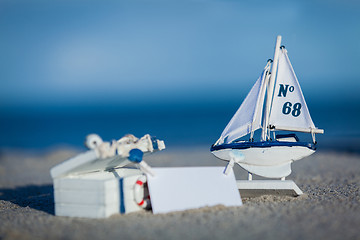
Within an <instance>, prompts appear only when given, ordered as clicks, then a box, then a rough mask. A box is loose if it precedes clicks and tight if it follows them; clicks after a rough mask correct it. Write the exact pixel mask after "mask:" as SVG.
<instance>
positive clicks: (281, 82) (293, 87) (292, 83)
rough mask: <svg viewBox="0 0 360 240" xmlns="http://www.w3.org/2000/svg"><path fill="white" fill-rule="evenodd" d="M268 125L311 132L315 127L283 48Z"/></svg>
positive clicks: (280, 128)
mask: <svg viewBox="0 0 360 240" xmlns="http://www.w3.org/2000/svg"><path fill="white" fill-rule="evenodd" d="M269 125H270V128H275V129H278V130H292V131H308V132H311V131H312V129H315V125H314V123H313V121H312V119H311V116H310V113H309V110H308V107H307V105H306V102H305V99H304V96H303V94H302V91H301V88H300V85H299V82H298V80H297V78H296V75H295V72H294V70H293V68H292V66H291V63H290V60H289V57H288V56H287V51H286V49H285V48H282V49H281V51H280V56H279V65H278V73H277V80H276V85H275V90H274V95H273V101H272V105H271V111H270V120H269Z"/></svg>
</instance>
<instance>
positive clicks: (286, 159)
mask: <svg viewBox="0 0 360 240" xmlns="http://www.w3.org/2000/svg"><path fill="white" fill-rule="evenodd" d="M231 152H235V153H236V152H237V154H238V153H239V152H240V153H241V154H243V155H244V158H242V159H241V160H239V161H238V164H239V165H240V166H241V167H242V168H244V169H245V170H246V171H248V172H250V173H253V174H256V175H259V176H262V177H267V178H282V177H286V176H289V175H290V173H291V166H290V165H291V163H292V162H294V161H297V160H300V159H302V158H304V157H307V156H310V155H311V154H313V153H314V152H315V150H312V149H310V148H307V147H303V146H291V147H289V146H273V147H266V148H264V147H252V148H246V149H231V148H227V149H221V150H215V151H212V153H213V154H214V155H215V156H216V157H217V158H220V159H222V160H226V161H230V159H231V156H234V155H235V156H236V155H237V154H230V153H231Z"/></svg>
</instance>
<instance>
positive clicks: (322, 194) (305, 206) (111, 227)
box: [0, 146, 360, 239]
mask: <svg viewBox="0 0 360 240" xmlns="http://www.w3.org/2000/svg"><path fill="white" fill-rule="evenodd" d="M77 153H79V150H78V149H72V148H57V149H49V150H47V151H46V152H41V153H39V152H34V151H24V150H22V151H16V150H6V149H5V150H2V151H1V152H0V154H1V155H0V239H360V230H359V226H360V190H359V186H360V185H359V183H360V155H359V154H354V153H352V154H348V153H341V152H321V151H319V152H317V153H315V154H314V155H312V156H310V157H308V158H306V159H304V160H301V161H298V162H295V163H293V164H292V169H293V172H292V174H291V175H290V176H289V177H288V179H292V180H294V181H295V182H296V183H297V184H298V186H299V187H300V188H301V189H302V190H303V192H304V194H303V195H302V196H300V197H296V198H295V197H291V196H274V195H265V196H258V197H253V198H243V202H244V205H243V206H241V207H230V208H228V207H224V206H215V207H207V208H202V209H195V210H188V211H183V212H174V213H169V214H158V215H154V214H153V213H152V212H138V213H131V214H128V215H120V214H115V215H113V216H111V217H109V218H107V219H100V220H96V219H82V218H68V217H57V216H54V200H53V186H52V180H51V177H50V174H49V170H50V168H51V167H52V166H54V165H56V164H58V163H60V162H62V161H64V160H66V159H68V158H70V157H72V156H74V155H76V154H77ZM146 161H147V162H148V163H149V164H150V165H151V166H163V167H173V166H225V162H222V161H220V160H217V159H216V158H215V157H213V156H212V155H211V153H210V152H209V148H208V146H204V147H197V148H190V149H189V148H182V149H175V150H169V149H167V150H165V151H163V152H160V153H156V154H153V155H151V156H150V157H148V158H147V159H146ZM235 174H236V176H237V179H246V172H245V171H244V170H242V169H240V167H236V168H235ZM174 187H175V186H174Z"/></svg>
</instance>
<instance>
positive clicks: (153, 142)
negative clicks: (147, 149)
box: [151, 137, 159, 150]
mask: <svg viewBox="0 0 360 240" xmlns="http://www.w3.org/2000/svg"><path fill="white" fill-rule="evenodd" d="M151 142H152V145H153V148H154V150H158V149H159V146H158V143H157V138H156V137H151Z"/></svg>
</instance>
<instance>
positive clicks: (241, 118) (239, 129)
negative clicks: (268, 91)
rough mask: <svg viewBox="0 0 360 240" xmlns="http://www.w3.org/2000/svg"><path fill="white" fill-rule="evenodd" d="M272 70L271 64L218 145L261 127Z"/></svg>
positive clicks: (222, 135) (266, 67)
mask: <svg viewBox="0 0 360 240" xmlns="http://www.w3.org/2000/svg"><path fill="white" fill-rule="evenodd" d="M269 69H270V63H268V64H267V65H266V66H265V69H264V71H263V72H262V74H261V76H260V77H259V79H258V80H257V81H256V82H255V84H254V86H253V87H252V89H251V91H250V92H249V93H248V95H247V96H246V98H245V100H244V101H243V102H242V104H241V106H240V107H239V109H238V110H237V112H236V113H235V115H234V116H233V117H232V119H231V120H230V122H229V123H228V125H227V126H226V128H225V129H224V131H223V132H222V134H221V137H220V138H219V140H218V142H217V144H222V143H230V142H233V141H234V140H236V139H239V138H240V137H242V136H245V135H246V134H249V133H250V132H252V131H255V130H257V129H259V128H260V127H261V118H262V109H263V104H264V97H265V88H266V87H265V85H266V84H264V83H265V78H266V75H267V73H268V72H269Z"/></svg>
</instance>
